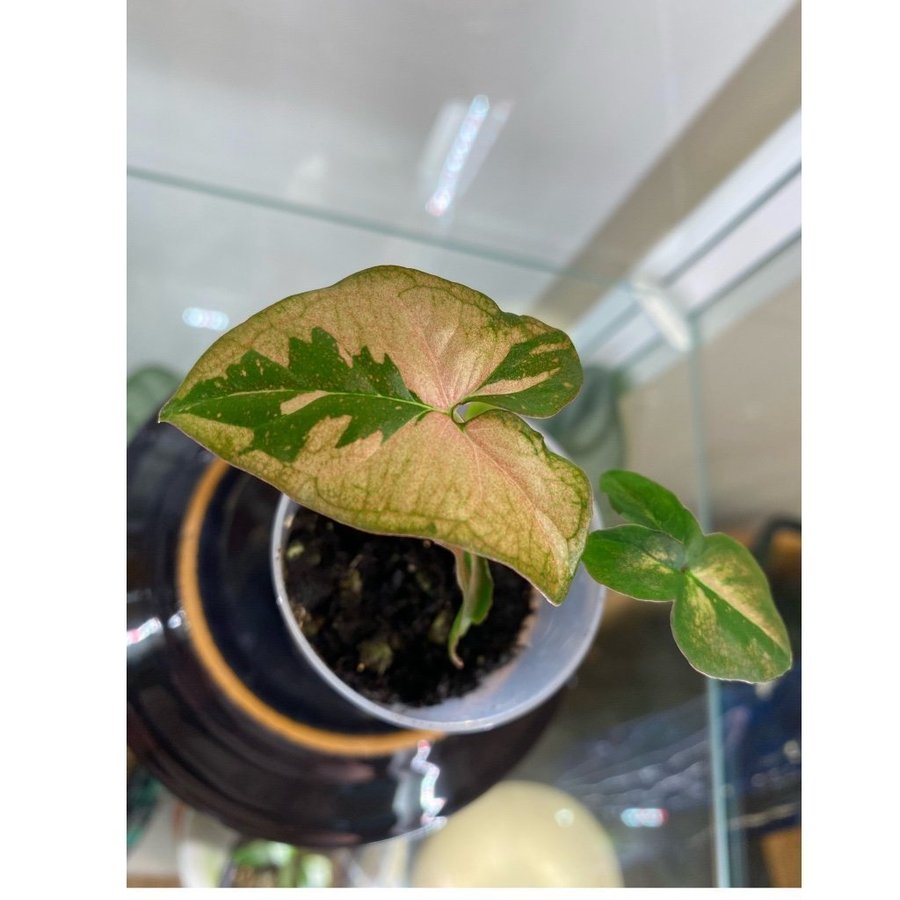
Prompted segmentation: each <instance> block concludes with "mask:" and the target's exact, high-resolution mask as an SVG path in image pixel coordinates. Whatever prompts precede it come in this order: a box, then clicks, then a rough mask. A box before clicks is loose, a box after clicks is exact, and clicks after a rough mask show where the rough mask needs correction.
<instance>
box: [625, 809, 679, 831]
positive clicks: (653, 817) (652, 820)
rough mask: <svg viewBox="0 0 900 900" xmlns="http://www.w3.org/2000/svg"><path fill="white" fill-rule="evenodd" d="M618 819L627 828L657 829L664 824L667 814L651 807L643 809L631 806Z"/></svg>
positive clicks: (662, 810)
mask: <svg viewBox="0 0 900 900" xmlns="http://www.w3.org/2000/svg"><path fill="white" fill-rule="evenodd" d="M620 818H621V819H622V821H623V822H624V823H625V825H627V826H628V827H629V828H659V827H661V826H662V825H665V824H666V821H667V820H668V818H669V814H668V812H666V810H664V809H657V808H656V807H652V806H650V807H644V808H638V807H634V806H632V807H630V808H629V809H625V810H622V815H621V816H620Z"/></svg>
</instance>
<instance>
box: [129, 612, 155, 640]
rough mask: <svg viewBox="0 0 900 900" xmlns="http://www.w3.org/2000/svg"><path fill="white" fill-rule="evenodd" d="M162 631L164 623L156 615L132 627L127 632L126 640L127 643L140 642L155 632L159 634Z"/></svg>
mask: <svg viewBox="0 0 900 900" xmlns="http://www.w3.org/2000/svg"><path fill="white" fill-rule="evenodd" d="M160 631H162V623H161V622H160V621H159V619H157V618H156V617H154V618H152V619H147V621H146V622H144V623H142V624H141V625H139V626H138V627H137V628H130V629H129V630H128V631H127V632H125V642H126V643H127V644H129V645H130V644H139V643H140V642H141V641H145V640H147V638H148V637H150V636H151V635H153V634H158V633H159V632H160Z"/></svg>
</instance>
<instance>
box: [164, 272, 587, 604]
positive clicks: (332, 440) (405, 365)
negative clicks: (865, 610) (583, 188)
mask: <svg viewBox="0 0 900 900" xmlns="http://www.w3.org/2000/svg"><path fill="white" fill-rule="evenodd" d="M581 378H582V375H581V365H580V363H579V361H578V357H577V354H576V353H575V350H574V348H573V346H572V344H571V341H570V340H569V339H568V337H566V335H565V334H563V333H562V332H561V331H558V330H556V329H553V328H550V327H549V326H547V325H545V324H544V323H542V322H539V321H538V320H536V319H533V318H530V317H528V316H516V315H512V314H509V313H504V312H502V311H501V310H500V309H499V307H497V305H496V304H495V303H494V302H493V301H492V300H490V299H489V298H487V297H485V296H484V295H483V294H480V293H478V292H477V291H473V290H471V289H470V288H467V287H464V286H463V285H460V284H455V283H453V282H449V281H445V280H444V279H441V278H438V277H436V276H433V275H427V274H425V273H423V272H417V271H415V270H412V269H403V268H399V267H396V266H381V267H378V268H375V269H368V270H366V271H364V272H360V273H358V274H356V275H352V276H350V277H349V278H346V279H344V280H343V281H340V282H338V283H337V284H336V285H333V286H332V287H329V288H324V289H322V290H317V291H310V292H309V293H305V294H298V295H296V296H293V297H288V298H287V299H285V300H282V301H281V302H279V303H276V304H275V305H273V306H270V307H268V308H267V309H265V310H263V311H262V312H260V313H258V314H257V315H255V316H253V317H252V318H250V319H249V320H247V321H246V322H245V323H243V324H242V325H239V326H238V327H236V328H234V329H232V330H231V331H230V332H228V333H227V334H225V335H224V336H223V337H221V338H220V339H219V340H218V341H217V342H216V343H215V344H213V346H212V347H211V348H210V349H209V350H208V351H207V352H206V353H205V354H204V355H203V356H202V357H201V359H200V360H199V361H198V363H197V364H196V365H195V366H194V368H193V369H192V370H191V372H190V373H189V374H188V376H187V378H186V379H185V381H184V383H183V384H182V386H181V387H180V388H179V390H178V391H177V393H176V394H175V396H174V397H173V398H172V399H171V400H170V401H169V402H168V403H167V404H166V406H165V407H164V408H163V410H162V412H161V413H160V419H161V420H162V421H166V422H171V423H173V424H175V425H177V426H178V427H179V428H181V429H182V430H183V431H185V432H186V433H187V434H189V435H190V436H191V437H193V438H195V439H196V440H197V441H199V442H200V443H201V444H203V445H205V446H206V447H208V448H209V449H211V450H213V451H214V452H215V453H217V454H218V455H220V456H222V457H223V458H224V459H226V460H228V461H229V462H231V463H233V464H234V465H236V466H238V467H240V468H243V469H245V470H247V471H249V472H252V473H253V474H255V475H257V476H259V477H260V478H263V479H264V480H266V481H268V482H270V483H271V484H273V485H275V486H276V487H277V488H279V489H280V490H282V491H284V492H285V493H286V494H288V495H290V496H291V497H293V498H294V499H295V500H296V501H297V502H299V503H301V504H303V505H304V506H308V507H310V508H311V509H314V510H317V511H318V512H321V513H323V514H325V515H327V516H330V517H332V518H334V519H337V520H339V521H341V522H345V523H347V524H350V525H353V526H355V527H357V528H362V529H364V530H367V531H373V532H377V533H387V534H404V535H412V536H418V537H427V538H432V539H434V540H436V541H438V542H440V543H443V544H447V545H451V546H457V547H461V548H463V549H465V550H468V551H469V552H471V553H474V554H477V555H480V556H485V557H488V558H490V559H495V560H498V561H499V562H502V563H506V564H507V565H509V566H511V567H512V568H514V569H516V570H517V571H519V572H520V573H521V574H522V575H524V576H525V577H526V578H528V579H529V580H530V581H532V583H533V584H535V585H536V586H537V587H538V588H539V590H541V591H542V592H543V593H544V594H545V595H546V596H547V597H549V598H550V599H551V600H553V601H554V602H559V601H561V600H562V599H563V598H564V597H565V594H566V592H567V590H568V586H569V583H570V582H571V579H572V577H573V575H574V572H575V568H576V566H577V564H578V561H579V558H580V554H581V551H582V549H583V547H584V542H585V538H586V536H587V527H588V521H589V515H590V497H591V493H590V485H589V484H588V482H587V479H586V478H585V476H584V475H583V473H582V472H581V471H580V470H579V469H578V468H577V467H575V466H573V465H572V464H571V463H569V462H568V461H566V460H564V459H562V458H561V457H559V456H557V455H556V454H554V453H552V452H550V451H549V450H548V449H547V448H546V446H545V445H544V441H543V438H542V437H541V436H540V435H539V434H538V433H537V432H535V431H534V430H533V429H532V428H530V427H529V426H528V425H527V424H526V423H525V422H524V421H523V420H522V419H520V418H519V416H518V415H516V413H521V414H523V415H528V416H532V417H538V418H540V417H546V416H550V415H552V414H553V413H555V412H557V411H558V410H559V409H560V408H561V407H562V406H564V405H565V404H566V403H567V402H568V401H569V400H571V399H572V398H573V397H574V396H575V394H576V393H577V392H578V389H579V388H580V386H581ZM469 404H471V405H472V407H471V408H472V409H477V410H478V411H479V414H478V415H477V416H475V417H474V418H471V419H469V420H468V421H464V420H463V418H462V417H461V416H460V411H461V410H463V409H465V408H466V407H467V406H468V405H469Z"/></svg>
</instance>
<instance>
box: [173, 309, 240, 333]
mask: <svg viewBox="0 0 900 900" xmlns="http://www.w3.org/2000/svg"><path fill="white" fill-rule="evenodd" d="M181 320H182V322H184V324H185V325H189V326H190V327H191V328H208V329H210V331H225V329H226V328H227V327H228V323H229V321H230V320H229V318H228V315H227V314H226V313H223V312H221V311H220V310H218V309H201V308H200V307H198V306H189V307H188V308H187V309H186V310H185V311H184V312H183V313H182V314H181Z"/></svg>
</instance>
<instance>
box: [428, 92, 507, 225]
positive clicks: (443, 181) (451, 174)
mask: <svg viewBox="0 0 900 900" xmlns="http://www.w3.org/2000/svg"><path fill="white" fill-rule="evenodd" d="M490 109H491V102H490V100H488V98H487V97H485V96H484V94H479V95H478V96H477V97H475V98H473V100H472V102H471V103H470V104H469V109H468V111H467V112H466V115H465V118H464V119H463V120H462V123H461V124H460V126H459V130H458V131H457V132H456V137H455V138H454V139H453V144H452V145H451V146H450V150H449V152H448V153H447V157H446V159H445V160H444V166H443V168H442V169H441V174H440V177H439V178H438V183H437V187H436V188H435V191H434V193H433V194H432V195H431V198H430V199H429V200H428V202H427V203H426V204H425V210H426V211H427V212H428V213H430V214H431V215H432V216H435V217H438V216H442V215H444V213H445V212H447V210H448V209H450V206H451V204H452V203H453V198H454V197H455V196H456V191H457V189H458V187H459V177H460V174H461V173H462V170H463V167H464V166H465V164H466V161H467V160H468V158H469V154H470V153H471V152H472V147H473V146H474V144H475V139H476V138H477V137H478V132H479V131H481V126H482V125H483V124H484V120H485V119H486V118H487V114H488V112H490Z"/></svg>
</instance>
